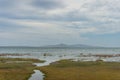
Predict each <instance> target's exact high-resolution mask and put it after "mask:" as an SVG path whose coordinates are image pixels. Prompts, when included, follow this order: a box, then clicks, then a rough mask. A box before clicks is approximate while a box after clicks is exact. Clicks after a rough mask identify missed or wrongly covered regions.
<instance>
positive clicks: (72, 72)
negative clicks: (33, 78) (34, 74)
mask: <svg viewBox="0 0 120 80" xmlns="http://www.w3.org/2000/svg"><path fill="white" fill-rule="evenodd" d="M39 69H40V70H42V71H43V72H44V73H45V74H46V77H45V80H120V63H107V62H74V61H70V60H62V61H59V62H56V63H54V64H51V65H50V66H46V67H41V68H39Z"/></svg>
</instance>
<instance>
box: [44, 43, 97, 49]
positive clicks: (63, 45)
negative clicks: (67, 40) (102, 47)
mask: <svg viewBox="0 0 120 80" xmlns="http://www.w3.org/2000/svg"><path fill="white" fill-rule="evenodd" d="M44 47H78V48H79V47H80V48H85V47H96V46H90V45H84V44H73V45H68V44H56V45H48V46H44Z"/></svg>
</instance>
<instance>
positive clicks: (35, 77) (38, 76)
mask: <svg viewBox="0 0 120 80" xmlns="http://www.w3.org/2000/svg"><path fill="white" fill-rule="evenodd" d="M34 72H35V73H34V74H32V76H31V77H30V78H29V80H43V78H44V76H43V75H44V74H43V73H42V72H40V71H39V70H34Z"/></svg>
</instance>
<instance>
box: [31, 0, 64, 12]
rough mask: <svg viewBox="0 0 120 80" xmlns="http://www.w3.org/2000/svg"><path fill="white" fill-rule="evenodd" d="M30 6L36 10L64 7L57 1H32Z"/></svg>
mask: <svg viewBox="0 0 120 80" xmlns="http://www.w3.org/2000/svg"><path fill="white" fill-rule="evenodd" d="M31 4H32V5H33V6H34V7H36V8H40V9H47V10H49V9H56V8H61V7H64V4H63V3H61V1H58V0H33V1H32V2H31Z"/></svg>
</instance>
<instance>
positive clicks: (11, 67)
mask: <svg viewBox="0 0 120 80" xmlns="http://www.w3.org/2000/svg"><path fill="white" fill-rule="evenodd" d="M34 62H44V61H40V60H38V59H24V58H0V80H28V78H29V77H30V76H31V74H32V73H34V72H33V70H34V69H35V68H36V66H35V65H33V64H32V63H34Z"/></svg>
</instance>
